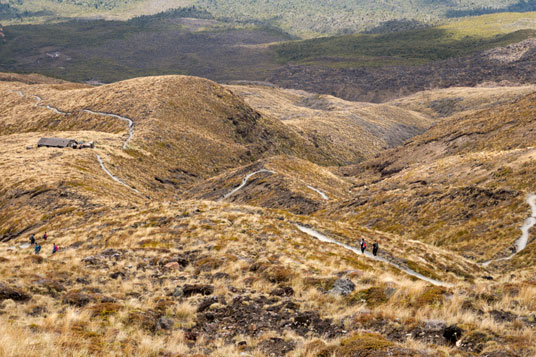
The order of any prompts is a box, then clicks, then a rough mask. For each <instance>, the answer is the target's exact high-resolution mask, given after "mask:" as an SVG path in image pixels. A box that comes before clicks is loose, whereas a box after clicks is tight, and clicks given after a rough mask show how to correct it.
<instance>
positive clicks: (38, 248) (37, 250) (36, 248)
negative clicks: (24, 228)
mask: <svg viewBox="0 0 536 357" xmlns="http://www.w3.org/2000/svg"><path fill="white" fill-rule="evenodd" d="M34 251H35V254H39V252H40V251H41V246H40V245H39V244H36V245H35V248H34Z"/></svg>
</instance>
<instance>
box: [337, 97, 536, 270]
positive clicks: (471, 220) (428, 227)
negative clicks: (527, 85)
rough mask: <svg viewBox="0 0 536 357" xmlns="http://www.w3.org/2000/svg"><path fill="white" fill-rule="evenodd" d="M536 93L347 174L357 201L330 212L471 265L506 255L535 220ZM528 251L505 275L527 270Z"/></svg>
mask: <svg viewBox="0 0 536 357" xmlns="http://www.w3.org/2000/svg"><path fill="white" fill-rule="evenodd" d="M535 101H536V98H535V95H534V93H532V94H529V95H527V96H524V97H521V98H519V99H513V100H511V101H506V102H504V103H502V104H499V105H495V106H492V107H491V108H486V109H483V110H480V111H476V112H470V113H462V114H460V115H455V116H454V117H451V118H450V119H448V120H444V121H442V122H440V123H439V124H437V125H436V126H434V127H433V128H432V129H430V130H429V131H427V132H426V133H425V134H423V135H421V136H418V137H415V138H414V139H412V140H411V141H410V142H409V143H407V144H406V145H404V146H403V147H400V148H397V149H394V150H392V151H388V152H386V153H384V154H382V155H380V156H378V157H377V158H375V159H372V160H370V161H368V162H365V163H363V164H362V165H360V166H358V167H355V168H353V169H351V170H349V171H348V172H347V174H354V175H356V181H355V187H354V191H353V192H354V197H355V198H354V199H353V200H351V201H349V202H347V203H345V204H342V205H339V206H337V207H334V208H333V211H332V212H333V217H341V216H344V217H346V219H348V220H349V221H351V222H354V223H355V224H362V225H367V226H369V227H374V228H376V229H380V230H385V231H389V232H393V233H395V232H396V233H397V234H402V235H404V236H406V237H407V238H408V239H417V240H420V241H425V242H428V243H430V244H434V245H438V246H443V247H448V248H449V249H452V250H455V251H457V252H459V253H460V254H463V255H464V256H466V257H468V258H470V259H473V260H481V261H483V260H487V259H491V258H497V257H502V256H506V255H507V254H508V253H509V252H510V251H511V248H512V246H513V244H514V241H515V240H516V239H517V238H518V237H519V236H520V234H521V231H520V227H521V224H522V222H523V221H524V220H525V218H526V217H528V216H530V207H529V206H528V204H527V203H526V202H525V199H526V196H527V194H528V193H531V192H532V190H533V187H534V183H533V176H532V174H531V173H532V172H533V166H534V148H533V142H534V138H533V132H534V130H533V129H531V128H532V127H534V125H535V122H534V120H533V118H534V113H533V112H534V103H535ZM534 254H535V251H534V245H533V244H532V245H530V246H529V248H527V250H526V251H523V252H522V253H521V254H520V255H519V256H518V257H516V259H513V260H511V261H506V262H501V263H500V264H499V265H498V266H497V267H499V268H500V269H505V268H507V267H509V268H511V269H512V268H522V267H523V266H526V264H528V262H529V261H530V259H532V258H531V257H533V256H534Z"/></svg>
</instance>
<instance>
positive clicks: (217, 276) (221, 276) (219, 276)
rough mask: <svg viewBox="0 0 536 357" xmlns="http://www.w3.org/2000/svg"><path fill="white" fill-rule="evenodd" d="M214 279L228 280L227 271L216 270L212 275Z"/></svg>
mask: <svg viewBox="0 0 536 357" xmlns="http://www.w3.org/2000/svg"><path fill="white" fill-rule="evenodd" d="M212 278H213V279H214V280H229V278H230V276H229V274H227V273H222V272H217V273H216V274H214V275H213V276H212Z"/></svg>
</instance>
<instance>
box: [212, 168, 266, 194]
mask: <svg viewBox="0 0 536 357" xmlns="http://www.w3.org/2000/svg"><path fill="white" fill-rule="evenodd" d="M261 172H268V173H271V174H276V173H277V172H275V171H271V170H267V169H260V170H257V171H255V172H251V173H249V174H247V175H246V176H245V177H244V178H243V179H242V182H241V183H240V185H239V186H237V187H235V188H234V189H233V190H232V191H231V192H229V193H227V194H225V195H224V196H223V197H222V200H224V199H226V198H228V197H230V196H232V195H233V194H235V193H236V192H238V191H240V190H241V189H242V188H244V186H246V185H247V183H248V180H249V178H250V177H251V176H253V175H256V174H259V173H261Z"/></svg>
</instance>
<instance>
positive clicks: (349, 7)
mask: <svg viewBox="0 0 536 357" xmlns="http://www.w3.org/2000/svg"><path fill="white" fill-rule="evenodd" d="M523 3H524V2H523V1H520V2H519V3H518V1H517V0H478V1H470V0H460V1H456V2H453V1H450V0H434V1H430V0H417V1H408V0H404V1H394V0H390V1H382V2H379V1H350V0H336V1H330V2H323V1H316V0H301V1H291V0H277V1H261V2H259V1H252V0H218V1H214V0H167V1H165V0H113V1H100V0H83V1H74V0H64V1H57V0H23V1H16V2H15V1H13V2H11V1H10V2H9V3H8V4H3V5H2V6H1V7H0V19H5V20H11V21H21V20H24V21H30V22H35V21H37V22H39V21H41V22H42V21H45V20H50V19H51V18H84V17H86V18H87V17H104V18H108V19H128V18H131V17H133V16H139V15H147V14H154V13H157V12H160V11H164V10H168V9H172V8H181V7H189V6H192V5H193V6H196V7H198V8H200V9H204V10H207V11H208V12H209V13H211V14H212V15H213V16H214V17H215V18H218V19H229V20H231V21H240V22H243V21H246V22H253V23H257V24H265V25H270V26H275V27H278V28H280V29H283V30H284V31H287V32H289V33H292V34H294V35H298V36H301V37H315V36H318V35H322V34H337V33H354V32H359V31H364V30H371V29H373V28H375V27H378V26H381V25H382V24H384V23H386V24H393V21H394V22H396V21H399V20H402V21H410V22H411V21H417V22H419V23H425V24H435V23H437V22H438V21H440V20H442V19H445V18H446V17H452V16H465V15H473V14H484V13H490V12H499V11H502V12H504V11H527V10H529V9H530V7H528V6H526V5H524V4H523ZM395 28H396V26H395Z"/></svg>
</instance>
